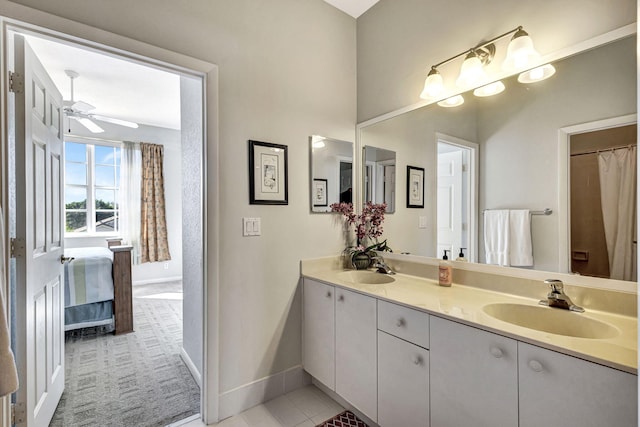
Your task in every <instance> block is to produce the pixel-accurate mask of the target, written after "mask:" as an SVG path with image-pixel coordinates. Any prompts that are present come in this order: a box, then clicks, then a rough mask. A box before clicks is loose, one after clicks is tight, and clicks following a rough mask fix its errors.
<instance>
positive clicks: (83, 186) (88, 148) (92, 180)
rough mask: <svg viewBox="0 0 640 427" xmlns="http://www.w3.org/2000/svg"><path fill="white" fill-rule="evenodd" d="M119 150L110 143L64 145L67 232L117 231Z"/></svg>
mask: <svg viewBox="0 0 640 427" xmlns="http://www.w3.org/2000/svg"><path fill="white" fill-rule="evenodd" d="M119 187H120V147H118V146H114V145H110V144H108V143H104V144H100V143H94V144H85V143H81V142H73V141H66V142H65V185H64V190H65V192H64V202H65V231H66V233H67V234H98V233H108V234H113V233H115V232H117V231H118V211H119V206H118V189H119Z"/></svg>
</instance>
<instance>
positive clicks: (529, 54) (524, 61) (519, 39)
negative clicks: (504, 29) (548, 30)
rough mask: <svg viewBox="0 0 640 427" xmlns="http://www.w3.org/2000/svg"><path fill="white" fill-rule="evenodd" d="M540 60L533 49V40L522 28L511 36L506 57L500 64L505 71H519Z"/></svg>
mask: <svg viewBox="0 0 640 427" xmlns="http://www.w3.org/2000/svg"><path fill="white" fill-rule="evenodd" d="M539 58H540V54H539V53H538V52H537V51H536V50H535V49H534V47H533V40H531V37H529V34H527V32H526V31H524V30H523V29H522V28H520V29H518V31H517V32H516V33H515V34H514V35H513V37H512V38H511V41H510V42H509V46H508V47H507V57H506V59H505V60H504V62H503V63H502V68H503V69H504V70H505V71H511V72H513V71H519V70H523V69H525V68H527V67H528V66H530V65H532V64H533V63H534V62H535V61H537V60H538V59H539Z"/></svg>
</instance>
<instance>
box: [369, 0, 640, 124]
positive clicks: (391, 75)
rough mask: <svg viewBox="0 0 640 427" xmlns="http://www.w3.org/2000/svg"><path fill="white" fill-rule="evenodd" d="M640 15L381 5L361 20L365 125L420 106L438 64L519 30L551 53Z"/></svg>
mask: <svg viewBox="0 0 640 427" xmlns="http://www.w3.org/2000/svg"><path fill="white" fill-rule="evenodd" d="M636 14H637V13H636V1H635V0H611V1H605V0H545V1H522V0H485V1H481V2H479V1H477V0H456V1H450V0H430V1H424V0H381V1H380V2H379V3H377V4H376V5H375V6H373V7H372V8H371V9H369V10H368V11H367V12H365V13H364V14H363V15H362V16H360V17H359V18H358V29H357V31H358V121H359V122H362V121H365V120H368V119H370V118H372V117H376V116H378V115H381V114H383V113H387V112H389V111H393V110H396V109H399V108H401V107H405V106H407V105H411V104H414V103H417V102H418V101H420V98H419V95H420V92H421V91H422V88H423V86H424V79H425V78H426V76H427V73H428V71H429V69H430V68H431V66H432V65H434V64H436V63H438V62H440V61H443V60H445V59H447V58H449V57H451V56H453V55H456V54H458V53H461V52H463V51H465V50H467V49H469V48H470V47H472V46H475V45H477V44H478V43H480V42H481V41H483V40H489V39H491V38H493V37H495V36H497V35H499V34H502V33H504V32H506V31H509V30H511V29H513V28H515V27H517V26H518V25H522V26H523V27H524V29H525V30H526V31H527V32H528V33H529V35H531V37H532V38H533V40H534V43H535V47H536V49H537V50H538V51H539V52H540V53H541V54H547V53H551V52H554V51H556V50H559V49H561V48H564V47H567V46H572V45H574V44H576V43H578V42H580V41H582V40H586V39H589V38H591V37H594V36H597V35H600V34H603V33H605V32H607V31H610V30H613V29H616V28H619V27H622V26H624V25H627V24H630V23H633V22H636Z"/></svg>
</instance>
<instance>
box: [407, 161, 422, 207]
mask: <svg viewBox="0 0 640 427" xmlns="http://www.w3.org/2000/svg"><path fill="white" fill-rule="evenodd" d="M407 207H408V208H424V168H419V167H416V166H407Z"/></svg>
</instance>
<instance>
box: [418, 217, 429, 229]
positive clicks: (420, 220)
mask: <svg viewBox="0 0 640 427" xmlns="http://www.w3.org/2000/svg"><path fill="white" fill-rule="evenodd" d="M418 228H427V217H426V216H424V215H421V216H419V217H418Z"/></svg>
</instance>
